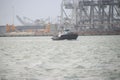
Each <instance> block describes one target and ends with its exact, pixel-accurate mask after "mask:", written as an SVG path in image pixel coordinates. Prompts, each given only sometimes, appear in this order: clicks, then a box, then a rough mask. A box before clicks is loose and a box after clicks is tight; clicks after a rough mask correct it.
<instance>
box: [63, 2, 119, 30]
mask: <svg viewBox="0 0 120 80" xmlns="http://www.w3.org/2000/svg"><path fill="white" fill-rule="evenodd" d="M61 24H62V25H63V24H69V26H70V25H71V26H75V28H77V30H86V29H99V30H113V29H114V28H118V27H120V0H63V1H62V4H61Z"/></svg>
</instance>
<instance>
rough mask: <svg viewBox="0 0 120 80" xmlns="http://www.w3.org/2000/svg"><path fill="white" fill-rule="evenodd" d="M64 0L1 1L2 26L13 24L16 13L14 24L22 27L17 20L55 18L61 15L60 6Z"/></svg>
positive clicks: (0, 21)
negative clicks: (24, 18) (22, 18)
mask: <svg viewBox="0 0 120 80" xmlns="http://www.w3.org/2000/svg"><path fill="white" fill-rule="evenodd" d="M61 1H62V0H0V25H6V24H12V23H13V13H14V24H15V25H21V23H20V22H19V21H18V20H17V19H16V15H19V16H20V17H23V16H25V17H28V18H30V19H32V20H36V19H41V18H42V19H46V18H48V17H50V18H51V20H52V21H55V18H57V16H59V15H60V4H61Z"/></svg>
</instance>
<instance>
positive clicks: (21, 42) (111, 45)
mask: <svg viewBox="0 0 120 80" xmlns="http://www.w3.org/2000/svg"><path fill="white" fill-rule="evenodd" d="M0 79H1V80H120V36H79V38H78V39H77V40H72V41H69V40H63V41H52V40H51V37H0Z"/></svg>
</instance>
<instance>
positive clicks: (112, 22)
mask: <svg viewBox="0 0 120 80" xmlns="http://www.w3.org/2000/svg"><path fill="white" fill-rule="evenodd" d="M16 17H17V19H18V20H19V21H20V22H21V23H22V26H14V25H6V26H5V29H3V28H2V27H0V32H2V33H4V30H5V32H6V33H8V34H9V33H11V32H17V33H18V32H19V33H20V32H26V33H30V32H31V33H32V35H46V34H47V35H53V34H54V33H56V32H57V31H59V30H62V29H64V28H70V29H72V30H76V31H77V32H78V34H79V35H94V34H97V35H100V34H120V0H62V2H61V15H60V23H59V22H58V24H52V23H50V22H49V21H43V20H39V19H37V20H35V21H33V20H31V19H29V18H27V17H24V18H23V19H22V18H20V17H19V16H16ZM26 20H27V21H26ZM48 20H49V19H48ZM15 34H16V33H15Z"/></svg>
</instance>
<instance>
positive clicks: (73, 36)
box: [52, 32, 78, 40]
mask: <svg viewBox="0 0 120 80" xmlns="http://www.w3.org/2000/svg"><path fill="white" fill-rule="evenodd" d="M77 37H78V34H77V33H72V32H71V33H67V34H63V35H61V36H60V37H58V36H53V37H52V39H53V40H65V39H67V40H76V39H77Z"/></svg>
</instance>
